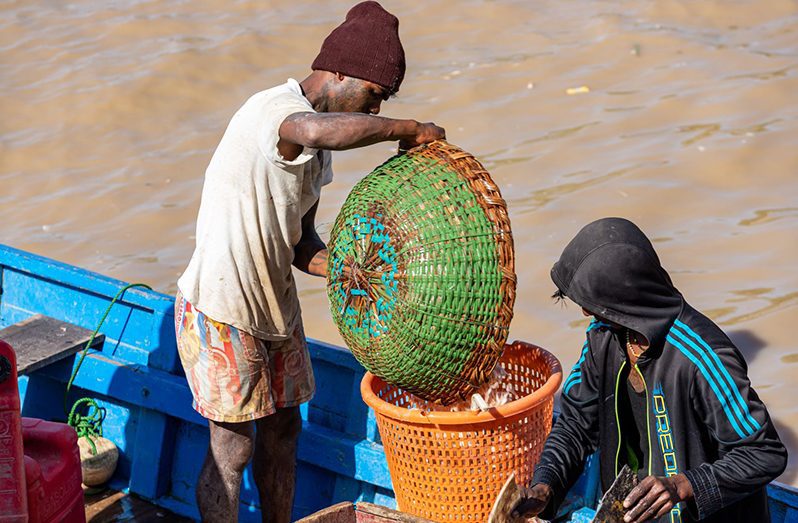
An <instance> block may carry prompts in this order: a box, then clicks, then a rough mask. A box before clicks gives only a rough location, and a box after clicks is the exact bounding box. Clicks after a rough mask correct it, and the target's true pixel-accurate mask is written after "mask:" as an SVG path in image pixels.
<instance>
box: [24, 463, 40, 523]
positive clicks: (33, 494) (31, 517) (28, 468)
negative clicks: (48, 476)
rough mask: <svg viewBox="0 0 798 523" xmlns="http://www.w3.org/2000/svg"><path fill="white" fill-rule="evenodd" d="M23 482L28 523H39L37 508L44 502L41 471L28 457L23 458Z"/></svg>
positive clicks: (37, 464)
mask: <svg viewBox="0 0 798 523" xmlns="http://www.w3.org/2000/svg"><path fill="white" fill-rule="evenodd" d="M25 482H26V483H27V484H28V523H39V522H41V521H42V518H41V514H39V507H40V506H41V505H42V502H43V501H44V488H43V487H42V469H41V467H39V463H38V462H37V461H36V460H35V459H33V458H32V457H30V456H25Z"/></svg>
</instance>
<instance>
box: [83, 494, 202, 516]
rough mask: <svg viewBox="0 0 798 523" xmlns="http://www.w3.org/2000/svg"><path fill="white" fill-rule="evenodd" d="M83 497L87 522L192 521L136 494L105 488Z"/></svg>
mask: <svg viewBox="0 0 798 523" xmlns="http://www.w3.org/2000/svg"><path fill="white" fill-rule="evenodd" d="M83 499H84V506H85V507H86V523H112V522H115V521H135V522H136V523H165V522H167V521H168V522H169V523H172V522H174V523H189V522H191V521H192V520H190V519H188V518H184V517H180V516H177V515H175V514H173V513H172V512H169V511H168V510H166V509H164V508H162V507H158V506H155V505H153V504H152V503H148V502H146V501H144V500H143V499H141V498H139V497H137V496H136V495H135V494H125V493H124V492H117V491H115V490H104V491H102V492H99V493H95V494H89V493H85V494H84V498H83Z"/></svg>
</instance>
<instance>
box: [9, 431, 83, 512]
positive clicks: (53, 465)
mask: <svg viewBox="0 0 798 523" xmlns="http://www.w3.org/2000/svg"><path fill="white" fill-rule="evenodd" d="M22 439H23V441H24V448H25V456H26V457H29V458H31V459H33V460H34V461H35V462H36V464H37V465H38V467H39V471H40V477H38V478H35V477H33V478H28V484H29V485H31V486H32V487H34V486H35V483H36V482H37V480H38V483H39V487H38V488H39V489H40V491H41V492H43V496H42V497H37V498H36V499H35V502H36V504H37V506H36V507H35V509H36V511H37V512H38V517H39V521H41V522H53V523H85V522H86V513H85V511H84V508H83V489H82V488H81V486H80V484H81V472H80V455H79V453H78V436H77V434H76V433H75V429H73V428H72V427H70V426H69V425H66V424H64V423H54V422H51V421H44V420H40V419H33V418H22ZM33 473H34V474H35V472H33ZM33 496H36V495H35V494H34V493H33V492H29V498H30V497H33ZM31 523H34V520H31Z"/></svg>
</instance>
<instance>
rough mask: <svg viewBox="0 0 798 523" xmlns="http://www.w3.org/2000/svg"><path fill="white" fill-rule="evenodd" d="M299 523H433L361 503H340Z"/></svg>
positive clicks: (378, 506)
mask: <svg viewBox="0 0 798 523" xmlns="http://www.w3.org/2000/svg"><path fill="white" fill-rule="evenodd" d="M297 523H432V522H431V521H429V520H427V519H424V518H419V517H416V516H411V515H410V514H405V513H403V512H397V511H396V510H392V509H389V508H385V507H382V506H380V505H373V504H371V503H365V502H361V503H358V504H357V505H355V504H353V503H350V502H348V501H347V502H343V503H338V504H337V505H333V506H332V507H329V508H325V509H324V510H320V511H318V512H316V513H314V514H311V515H310V516H307V517H305V518H302V519H300V520H299V521H297Z"/></svg>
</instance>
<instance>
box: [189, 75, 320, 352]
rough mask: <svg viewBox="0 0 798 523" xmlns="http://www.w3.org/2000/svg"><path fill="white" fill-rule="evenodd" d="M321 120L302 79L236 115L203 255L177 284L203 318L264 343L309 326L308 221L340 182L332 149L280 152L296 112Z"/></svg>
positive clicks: (205, 207) (204, 221) (214, 187)
mask: <svg viewBox="0 0 798 523" xmlns="http://www.w3.org/2000/svg"><path fill="white" fill-rule="evenodd" d="M299 112H314V111H313V107H312V106H311V105H310V102H308V100H307V99H306V98H305V97H304V96H303V95H302V89H301V88H300V86H299V84H298V83H297V81H296V80H293V79H289V80H288V82H286V83H285V84H283V85H280V86H277V87H273V88H271V89H268V90H266V91H261V92H259V93H257V94H255V95H253V96H252V97H251V98H250V99H249V100H247V101H246V103H245V104H244V105H243V106H242V107H241V108H240V109H239V110H238V112H236V114H235V115H234V116H233V118H232V120H231V121H230V124H229V125H228V126H227V130H226V131H225V133H224V136H223V137H222V141H221V142H220V143H219V146H218V147H217V148H216V152H214V154H213V157H212V158H211V162H210V164H209V165H208V168H207V170H206V171H205V184H204V186H203V189H202V200H201V202H200V209H199V216H198V217H197V235H196V248H195V250H194V254H193V255H192V257H191V261H190V262H189V264H188V268H186V270H185V272H184V273H183V275H182V276H181V277H180V279H179V280H178V282H177V286H178V288H179V289H180V291H181V292H182V293H183V296H184V297H185V299H186V300H188V301H189V303H191V304H192V305H193V306H194V307H195V308H196V309H197V310H199V311H201V312H203V313H204V314H205V315H207V316H208V317H210V318H212V319H214V320H216V321H218V322H221V323H227V324H229V325H232V326H234V327H236V328H238V329H240V330H242V331H244V332H247V333H249V334H252V335H253V336H255V337H257V338H262V339H266V340H282V339H285V338H287V337H288V336H289V335H290V334H291V333H292V332H293V330H294V328H295V327H296V325H297V323H298V322H299V321H301V314H300V308H299V298H298V297H297V291H296V285H295V283H294V278H293V275H292V274H291V262H292V261H293V259H294V246H295V245H296V244H297V243H298V242H299V239H300V237H301V236H302V217H303V216H304V215H305V214H306V213H307V212H308V210H309V209H310V208H311V207H312V206H313V205H314V204H315V203H316V202H317V201H318V199H319V194H320V192H321V187H322V186H323V185H326V184H328V183H330V182H331V181H332V176H333V173H332V168H331V155H330V153H329V151H316V150H315V149H310V148H305V149H304V150H303V151H302V154H300V155H299V156H298V157H297V158H296V159H295V160H291V161H288V160H285V159H284V158H283V157H282V156H281V155H280V153H279V152H278V151H277V142H278V140H279V134H278V133H279V129H280V125H281V124H282V123H283V120H285V118H286V117H287V116H289V115H291V114H294V113H299Z"/></svg>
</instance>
